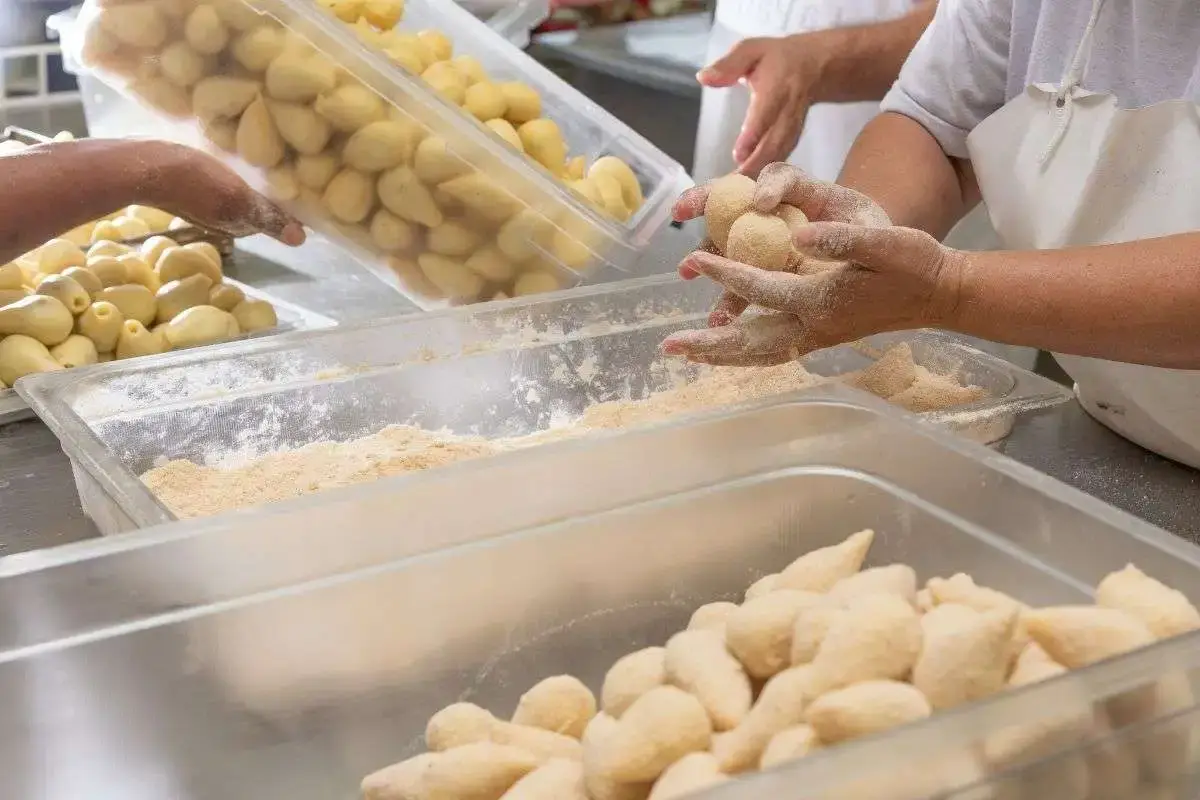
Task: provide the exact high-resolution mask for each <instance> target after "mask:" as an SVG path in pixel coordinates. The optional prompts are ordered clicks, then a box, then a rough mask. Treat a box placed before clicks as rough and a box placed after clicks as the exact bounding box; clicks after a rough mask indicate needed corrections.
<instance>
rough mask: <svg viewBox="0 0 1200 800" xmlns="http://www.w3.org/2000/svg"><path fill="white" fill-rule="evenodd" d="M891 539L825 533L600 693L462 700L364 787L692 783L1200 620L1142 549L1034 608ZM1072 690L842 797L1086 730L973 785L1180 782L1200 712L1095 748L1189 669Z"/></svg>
mask: <svg viewBox="0 0 1200 800" xmlns="http://www.w3.org/2000/svg"><path fill="white" fill-rule="evenodd" d="M873 539H874V534H873V532H871V531H862V532H860V533H856V534H854V535H853V536H850V537H849V538H848V539H846V540H845V541H843V542H842V543H840V544H837V545H833V546H830V547H825V548H821V549H818V550H814V551H811V552H809V553H807V554H805V555H803V556H801V557H800V558H798V559H797V560H795V561H794V562H792V563H791V564H790V565H788V566H787V567H786V568H785V569H783V570H782V571H781V572H779V573H777V574H773V575H768V576H767V577H765V578H762V579H761V580H759V581H757V582H756V583H755V584H754V585H752V586H751V587H750V589H749V590H748V591H747V592H746V595H745V600H744V602H743V603H742V604H740V605H738V604H735V603H731V602H717V603H710V604H708V605H705V606H702V607H701V608H699V609H698V610H697V611H696V612H695V614H694V615H693V616H692V618H691V621H690V624H689V625H688V627H687V629H686V630H684V631H682V632H680V633H677V634H676V635H674V636H673V637H671V639H670V640H669V641H667V643H666V646H665V647H650V648H647V649H645V650H640V651H638V652H635V653H631V654H629V655H627V656H625V657H624V658H622V659H620V660H619V661H617V662H616V663H615V664H614V665H613V666H612V668H611V669H610V670H609V671H608V674H607V676H606V677H605V679H604V686H603V688H602V690H601V693H600V701H599V704H597V702H596V698H595V696H594V695H593V694H592V693H591V692H590V691H589V690H588V688H587V687H586V686H584V685H583V684H582V683H581V682H580V681H579V680H577V679H575V678H573V677H570V676H557V677H552V678H547V679H546V680H543V681H542V682H540V683H538V684H537V685H536V686H534V687H533V688H532V689H530V690H529V691H528V692H527V693H526V694H525V695H523V696H522V697H521V700H520V703H519V704H518V706H517V709H516V712H515V713H514V714H513V715H512V718H511V720H509V721H505V720H502V719H499V718H497V717H495V716H493V715H492V714H491V713H489V712H488V711H486V710H484V709H482V708H480V707H478V706H476V705H472V704H470V703H455V704H454V705H451V706H448V707H447V708H445V709H443V710H442V711H440V712H438V713H437V714H435V715H434V716H433V718H432V719H430V721H429V725H428V728H427V730H426V734H425V740H426V745H427V746H428V748H429V752H427V753H424V754H422V755H418V756H416V757H414V758H411V759H409V760H407V761H403V762H401V763H398V764H395V765H392V766H390V767H386V768H384V769H382V770H380V771H378V772H376V773H374V774H372V775H370V776H368V777H367V778H366V779H365V780H364V781H363V784H362V791H363V796H364V797H365V798H366V800H498V799H499V798H503V800H550V799H551V798H554V800H589V799H590V800H646V799H647V798H649V800H668V798H678V797H684V796H687V795H690V794H692V793H694V792H699V791H702V790H704V789H706V788H708V787H711V786H714V785H716V784H719V783H722V782H724V781H727V780H729V779H731V778H733V777H735V776H738V775H741V774H744V773H747V772H752V771H754V770H759V769H767V768H770V767H774V766H776V765H779V764H783V763H785V762H788V761H793V760H795V759H801V758H804V757H806V756H808V755H810V754H812V753H814V752H817V751H819V750H820V749H822V748H828V747H834V746H836V745H838V744H839V743H841V742H845V741H849V740H853V739H857V738H859V737H862V736H867V735H870V734H874V733H878V732H880V731H883V730H886V729H889V728H894V727H896V726H899V725H904V724H907V723H910V722H916V721H918V720H921V719H924V718H926V717H928V716H930V715H931V714H933V713H935V712H937V711H942V710H945V709H950V708H954V707H956V706H960V705H962V704H965V703H970V702H972V701H974V700H979V699H981V698H985V697H988V696H990V695H994V694H996V693H998V692H1002V691H1004V690H1005V689H1007V688H1009V687H1018V686H1025V685H1028V684H1031V683H1034V682H1037V681H1042V680H1046V679H1049V678H1053V677H1055V676H1057V675H1061V674H1063V673H1064V672H1066V671H1067V670H1069V669H1076V668H1079V667H1084V666H1087V665H1089V664H1092V663H1095V662H1097V661H1102V660H1104V659H1107V658H1110V657H1112V656H1116V655H1119V654H1121V653H1125V652H1127V651H1130V650H1135V649H1137V648H1141V647H1145V646H1147V645H1149V644H1152V643H1153V642H1155V641H1156V640H1158V639H1165V638H1168V637H1171V636H1175V635H1178V634H1180V633H1184V632H1186V631H1191V630H1195V629H1197V628H1200V614H1198V613H1197V610H1196V608H1195V607H1194V606H1193V605H1192V604H1191V603H1190V602H1189V601H1188V600H1187V599H1186V598H1185V597H1184V596H1183V595H1182V594H1181V593H1179V592H1178V591H1175V590H1173V589H1170V588H1168V587H1167V586H1165V585H1163V584H1162V583H1159V582H1158V581H1156V580H1155V579H1153V578H1151V577H1149V576H1147V575H1146V574H1144V573H1143V572H1141V571H1140V570H1138V569H1137V568H1136V567H1134V566H1132V565H1130V566H1128V567H1126V568H1125V569H1123V570H1121V571H1119V572H1114V573H1112V574H1110V575H1109V576H1107V577H1106V578H1104V580H1103V581H1101V582H1100V584H1099V586H1098V587H1097V589H1096V593H1095V604H1094V605H1079V606H1059V607H1049V608H1039V609H1034V608H1030V607H1028V606H1026V605H1025V604H1023V603H1021V602H1019V601H1017V600H1015V599H1013V598H1012V597H1009V596H1008V595H1005V594H1003V593H1001V592H999V591H996V590H994V589H990V588H987V587H985V586H981V585H978V584H976V583H975V581H974V580H973V579H972V578H971V577H970V576H969V575H966V574H962V573H960V574H957V575H954V576H952V577H949V578H932V579H930V580H929V581H928V582H927V583H926V585H925V586H924V587H923V588H921V589H920V590H918V585H917V576H916V573H915V572H914V571H913V569H912V568H911V567H909V566H907V565H904V564H889V565H886V566H878V567H871V568H869V569H862V564H863V562H864V560H865V558H866V556H867V551H868V549H869V548H870V546H871V543H872V541H873ZM860 570H861V571H860ZM1067 698H1068V694H1067V693H1066V691H1065V690H1064V699H1063V701H1062V703H1061V705H1060V706H1059V707H1056V708H1055V709H1054V714H1053V716H1052V717H1051V718H1046V719H1039V720H1037V721H1036V722H1030V723H1028V724H1025V725H1022V726H1019V727H1017V728H1006V729H1003V730H1001V731H1000V732H999V733H997V734H994V735H992V736H990V737H988V738H986V739H985V740H984V741H981V742H975V743H969V742H960V743H955V745H961V746H962V748H963V749H962V752H961V754H960V755H959V756H954V755H952V754H950V749H951V748H950V747H948V748H947V749H946V750H943V751H941V752H938V753H935V754H931V757H930V760H929V762H928V763H922V764H919V765H918V764H914V765H912V768H911V769H910V770H905V771H904V774H903V775H896V774H889V775H888V776H886V777H887V780H886V782H884V783H883V784H882V785H881V784H880V783H879V782H878V781H876V780H871V781H867V780H865V779H860V780H859V781H858V783H857V785H854V786H853V787H848V788H847V789H846V791H845V792H844V793H842V792H839V794H838V797H839V800H851V798H862V800H916V798H924V797H927V796H932V795H939V796H940V793H941V792H943V791H946V790H949V789H953V788H957V787H960V786H965V785H970V784H973V783H975V782H978V781H983V780H985V779H987V778H989V777H992V776H996V775H997V774H999V773H1001V772H1005V771H1006V770H1008V769H1010V768H1012V767H1016V766H1023V765H1026V764H1029V763H1031V762H1034V761H1038V760H1040V759H1042V758H1044V757H1046V756H1049V755H1052V754H1055V753H1058V752H1059V751H1061V750H1064V749H1066V750H1072V749H1073V748H1074V752H1071V753H1070V754H1069V755H1067V756H1066V757H1065V758H1056V759H1053V760H1052V761H1048V762H1046V763H1045V764H1044V765H1042V766H1040V767H1036V766H1035V767H1034V768H1033V769H1031V770H1028V771H1026V772H1023V773H1021V775H1020V777H1019V778H1016V779H1015V781H1016V783H1015V784H1012V785H1006V786H1004V787H1003V788H1002V789H1001V790H1000V792H999V794H996V793H994V791H993V789H992V788H991V787H984V788H981V789H980V788H978V787H977V790H975V791H973V793H971V794H970V795H969V796H970V797H972V798H985V797H988V798H990V797H993V796H1003V797H1005V798H1014V800H1015V799H1016V798H1030V799H1032V798H1037V800H1050V798H1053V800H1086V799H1087V798H1101V797H1105V798H1109V797H1111V798H1134V797H1137V798H1141V797H1147V798H1149V797H1154V798H1159V797H1169V796H1174V795H1170V794H1168V793H1167V790H1166V789H1165V788H1164V787H1168V786H1169V785H1170V783H1171V782H1172V781H1174V780H1176V779H1178V778H1180V777H1182V776H1183V775H1184V774H1186V773H1187V771H1188V769H1189V768H1190V766H1191V763H1190V762H1191V759H1192V742H1191V741H1190V738H1189V734H1190V728H1183V727H1178V726H1176V727H1169V728H1167V729H1165V730H1162V731H1158V732H1155V733H1153V734H1151V735H1149V736H1147V737H1144V738H1141V739H1138V740H1136V741H1133V742H1125V743H1119V744H1113V743H1112V742H1111V740H1109V741H1106V742H1105V743H1104V744H1103V745H1102V747H1101V749H1098V750H1097V749H1094V750H1091V751H1087V750H1079V749H1078V747H1079V746H1080V745H1083V744H1084V743H1086V742H1088V741H1090V740H1092V739H1093V738H1099V739H1106V738H1108V737H1109V734H1110V733H1111V730H1110V729H1118V728H1125V727H1127V726H1130V725H1136V724H1138V723H1141V722H1146V721H1149V720H1151V719H1159V718H1161V717H1165V716H1167V715H1168V714H1170V713H1172V712H1174V711H1178V710H1182V709H1186V708H1189V707H1190V706H1191V705H1192V703H1193V699H1192V694H1191V691H1190V689H1189V685H1188V682H1187V680H1186V677H1185V676H1184V675H1183V674H1181V673H1175V674H1173V675H1172V676H1170V677H1167V678H1163V679H1161V680H1160V681H1159V682H1158V683H1155V684H1153V685H1150V686H1145V687H1141V688H1138V689H1135V690H1133V691H1130V692H1126V693H1124V694H1121V695H1118V696H1116V697H1113V698H1111V699H1109V700H1107V701H1104V702H1103V703H1099V704H1097V705H1096V706H1093V705H1092V704H1090V703H1089V702H1087V701H1086V700H1081V701H1080V702H1079V703H1077V704H1072V703H1071V702H1070V700H1069V699H1067ZM598 705H599V711H598V707H597V706H598ZM848 780H850V779H848ZM1010 783H1011V782H1010ZM1160 790H1161V792H1160ZM955 796H956V797H957V796H959V795H955Z"/></svg>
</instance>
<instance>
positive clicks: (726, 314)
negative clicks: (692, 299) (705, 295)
mask: <svg viewBox="0 0 1200 800" xmlns="http://www.w3.org/2000/svg"><path fill="white" fill-rule="evenodd" d="M749 306H750V303H749V301H747V300H746V298H744V297H741V296H739V295H737V294H734V293H733V292H722V293H721V297H720V299H719V300H717V303H716V305H714V306H713V310H712V313H711V314H709V315H708V324H709V326H710V327H713V328H719V327H721V326H723V325H728V324H730V323H731V322H733V321H734V320H735V319H737V318H738V317H740V316H741V315H742V312H743V311H745V310H746V309H747V308H749Z"/></svg>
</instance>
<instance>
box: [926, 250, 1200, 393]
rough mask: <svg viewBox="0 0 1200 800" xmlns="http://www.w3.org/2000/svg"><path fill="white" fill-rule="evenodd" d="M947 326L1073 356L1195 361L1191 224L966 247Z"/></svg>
mask: <svg viewBox="0 0 1200 800" xmlns="http://www.w3.org/2000/svg"><path fill="white" fill-rule="evenodd" d="M966 256H967V257H966V259H965V261H964V266H963V268H962V270H961V277H960V278H959V287H958V292H957V297H958V301H957V307H956V309H955V312H954V314H953V315H952V317H951V318H950V319H949V320H948V321H947V327H950V328H952V329H953V330H956V331H958V332H960V333H966V334H968V335H971V336H979V337H981V338H984V339H990V340H992V341H999V342H1005V343H1008V344H1015V345H1028V346H1031V347H1039V348H1041V349H1043V350H1051V351H1053V352H1056V353H1067V354H1070V355H1077V356H1091V357H1094V358H1104V359H1108V360H1110V361H1127V362H1133V363H1137V364H1149V365H1151V366H1157V367H1170V368H1174V369H1200V326H1197V324H1196V319H1197V315H1200V232H1196V233H1185V234H1179V235H1176V236H1165V237H1162V238H1157V239H1143V240H1140V241H1134V242H1127V243H1123V244H1111V245H1102V246H1096V247H1076V248H1070V249H1066V250H1030V251H995V252H981V253H969V254H966Z"/></svg>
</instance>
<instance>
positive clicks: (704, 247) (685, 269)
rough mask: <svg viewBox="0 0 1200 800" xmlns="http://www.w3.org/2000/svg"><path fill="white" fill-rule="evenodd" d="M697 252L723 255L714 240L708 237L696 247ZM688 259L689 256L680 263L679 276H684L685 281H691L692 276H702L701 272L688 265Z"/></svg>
mask: <svg viewBox="0 0 1200 800" xmlns="http://www.w3.org/2000/svg"><path fill="white" fill-rule="evenodd" d="M695 252H697V253H710V254H712V255H714V256H719V255H721V251H720V250H718V249H717V246H716V245H715V244H713V240H712V239H708V238H705V240H704V241H702V242H701V243H700V246H699V247H698V248H696V250H695ZM689 258H690V257H689ZM688 260H689V259H688V258H685V259H684V260H683V261H682V262H680V264H679V277H681V278H683V279H684V280H685V281H690V280H691V279H692V278H697V277H699V276H700V273H699V272H696V270H694V269H692V268H691V267H690V266H689V265H688Z"/></svg>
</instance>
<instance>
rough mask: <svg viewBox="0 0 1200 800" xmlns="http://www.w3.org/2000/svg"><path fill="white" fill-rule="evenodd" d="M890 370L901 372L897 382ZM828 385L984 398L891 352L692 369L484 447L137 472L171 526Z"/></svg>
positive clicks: (310, 452) (926, 407)
mask: <svg viewBox="0 0 1200 800" xmlns="http://www.w3.org/2000/svg"><path fill="white" fill-rule="evenodd" d="M897 370H899V372H900V373H901V376H900V378H899V379H898V378H897V375H896V372H897ZM909 376H911V379H909ZM833 381H841V382H844V383H848V384H850V385H853V386H856V387H858V388H861V389H865V390H868V391H872V392H873V393H875V394H879V395H882V396H884V397H885V398H886V399H889V400H891V401H892V402H895V403H896V404H897V405H901V406H904V407H906V408H908V409H909V410H912V411H931V410H940V409H944V408H949V407H953V406H961V405H966V404H969V403H972V402H975V401H977V400H980V399H981V398H982V397H983V396H984V392H983V390H982V389H980V388H978V387H975V386H963V385H961V384H960V383H959V382H958V381H957V380H955V378H954V377H953V376H948V375H938V374H935V373H933V372H931V371H929V370H927V369H925V368H923V367H920V366H916V365H913V364H912V352H911V350H910V349H909V347H908V345H907V344H901V345H898V346H896V347H895V348H892V349H891V350H889V351H888V352H887V353H885V354H884V356H883V357H881V358H880V359H879V360H878V361H877V362H876V364H875V365H872V366H871V367H868V368H867V369H865V370H862V371H860V372H855V373H848V374H846V375H842V376H839V377H837V378H822V377H818V376H816V375H813V374H811V373H809V372H808V371H807V370H805V369H804V367H803V366H801V365H800V364H798V363H795V362H792V363H788V364H782V365H779V366H775V367H756V368H741V367H701V368H700V369H699V371H698V373H697V374H696V375H695V376H694V377H693V378H692V379H691V380H688V381H686V382H683V381H680V382H677V383H676V384H675V385H671V386H670V387H669V388H666V389H663V390H660V391H656V392H653V393H651V394H649V395H648V396H646V397H645V398H641V399H636V400H612V401H608V402H601V403H595V404H593V405H591V406H589V407H588V408H587V409H585V410H584V412H583V414H582V415H580V416H579V417H578V418H577V419H574V420H572V421H570V422H568V423H567V424H563V425H559V426H556V427H553V428H551V429H550V430H546V431H540V432H537V433H532V434H528V435H524V436H514V437H509V438H501V439H488V438H484V437H481V436H463V435H459V434H455V433H452V432H449V431H431V430H426V429H424V428H419V427H415V426H412V425H389V426H388V427H386V428H384V429H382V430H380V431H378V432H376V433H374V434H371V435H369V436H364V437H361V438H358V439H354V440H351V441H347V442H316V443H314V444H310V445H307V446H305V447H301V448H298V449H295V450H287V451H281V452H276V453H269V454H266V455H263V456H260V457H258V458H255V459H253V460H250V461H248V462H245V463H242V464H238V465H236V466H224V467H223V466H216V465H200V464H196V463H193V462H191V461H182V460H179V461H170V462H168V463H166V464H163V465H161V466H158V467H155V468H154V469H151V470H150V471H148V472H146V473H145V474H144V475H142V480H143V482H144V483H145V484H146V486H147V487H149V489H150V491H152V492H153V493H154V494H155V496H157V497H158V499H159V500H160V501H161V502H162V503H163V504H164V505H166V506H167V507H168V508H169V509H170V510H171V512H172V513H174V514H175V515H176V516H177V517H179V518H181V519H187V518H192V517H204V516H210V515H212V514H218V513H222V512H225V511H232V510H234V509H239V508H247V507H250V506H257V505H262V504H265V503H272V502H276V501H279V500H286V499H289V498H294V497H300V496H302V495H307V494H312V493H315V492H320V491H323V490H325V489H333V488H337V487H342V486H352V485H354V484H359V483H368V482H370V481H375V480H378V479H380V478H385V477H389V476H392V475H401V474H404V473H408V472H416V471H419V470H424V469H429V468H431V467H441V466H446V465H447V464H453V463H455V462H458V461H465V460H467V459H471V458H479V457H481V456H489V455H495V454H497V453H502V452H506V451H511V450H518V449H521V448H525V447H531V446H534V445H538V444H543V443H545V442H549V441H556V440H562V439H572V438H578V437H582V436H587V435H588V434H589V433H591V432H594V431H597V430H612V429H619V428H626V427H631V426H635V425H645V424H648V423H654V422H660V421H663V420H667V419H670V418H672V417H676V416H679V415H681V414H686V413H690V412H696V411H704V410H709V409H717V408H721V407H723V406H728V405H733V404H736V403H741V402H746V401H749V400H756V399H759V398H765V397H772V396H775V395H780V394H785V393H787V392H793V391H796V390H798V389H803V388H805V387H809V386H815V385H817V384H820V383H828V382H833Z"/></svg>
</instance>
